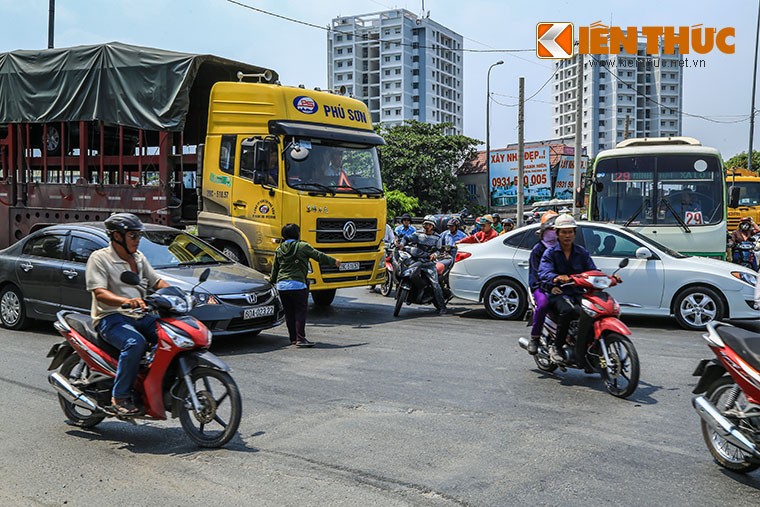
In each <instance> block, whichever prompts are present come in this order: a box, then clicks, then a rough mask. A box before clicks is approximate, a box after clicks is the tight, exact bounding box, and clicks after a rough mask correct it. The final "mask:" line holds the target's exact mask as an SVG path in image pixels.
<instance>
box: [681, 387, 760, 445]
mask: <svg viewBox="0 0 760 507" xmlns="http://www.w3.org/2000/svg"><path fill="white" fill-rule="evenodd" d="M691 404H692V405H694V409H695V410H696V411H697V414H699V417H701V418H702V420H703V421H705V422H706V423H707V425H708V426H709V427H710V429H712V430H714V431H715V432H716V433H717V434H718V435H720V436H721V437H723V438H725V439H726V440H727V441H728V442H729V443H731V444H733V445H735V446H736V447H738V448H739V449H741V450H742V451H744V452H748V453H750V454H751V455H752V456H754V457H755V458H760V451H759V450H758V448H757V446H756V445H755V443H754V442H753V441H752V440H751V439H749V438H747V436H746V435H744V433H742V432H741V431H740V430H739V428H737V427H736V425H735V424H733V423H732V422H731V421H729V420H728V419H726V418H725V417H723V415H722V414H721V413H720V412H719V411H718V409H717V408H715V406H714V405H713V404H712V403H710V402H709V401H708V400H707V398H705V397H704V396H695V397H694V398H692V400H691Z"/></svg>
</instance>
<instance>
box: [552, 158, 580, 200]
mask: <svg viewBox="0 0 760 507" xmlns="http://www.w3.org/2000/svg"><path fill="white" fill-rule="evenodd" d="M574 167H575V157H574V156H573V155H562V156H560V159H559V164H558V166H557V181H556V183H555V184H554V198H555V199H572V198H573V168H574ZM587 167H588V156H586V155H583V156H582V157H581V174H583V173H585V172H586V168H587Z"/></svg>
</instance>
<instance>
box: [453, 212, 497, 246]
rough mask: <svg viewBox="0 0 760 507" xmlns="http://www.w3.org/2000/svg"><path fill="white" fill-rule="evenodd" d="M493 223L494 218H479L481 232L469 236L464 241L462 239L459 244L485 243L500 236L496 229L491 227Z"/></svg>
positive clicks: (489, 216) (485, 216) (484, 216)
mask: <svg viewBox="0 0 760 507" xmlns="http://www.w3.org/2000/svg"><path fill="white" fill-rule="evenodd" d="M492 223H493V217H492V216H491V215H483V216H482V217H480V218H478V221H477V225H479V226H480V231H478V232H476V233H474V234H471V235H470V236H467V237H466V238H464V239H460V240H459V241H458V242H457V243H485V242H486V241H488V240H491V239H493V238H495V237H496V236H498V235H499V234H498V233H497V232H496V230H495V229H493V228H492V227H491V224H492Z"/></svg>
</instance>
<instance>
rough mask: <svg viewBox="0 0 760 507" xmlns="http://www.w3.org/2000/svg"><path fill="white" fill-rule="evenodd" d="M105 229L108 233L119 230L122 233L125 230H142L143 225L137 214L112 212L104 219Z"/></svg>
mask: <svg viewBox="0 0 760 507" xmlns="http://www.w3.org/2000/svg"><path fill="white" fill-rule="evenodd" d="M105 224H106V230H107V231H108V235H109V236H110V235H111V233H114V232H120V233H122V234H124V233H125V232H127V231H143V230H145V226H144V225H143V223H142V221H140V219H139V218H137V215H134V214H132V213H114V214H113V215H111V216H110V217H108V218H106V221H105Z"/></svg>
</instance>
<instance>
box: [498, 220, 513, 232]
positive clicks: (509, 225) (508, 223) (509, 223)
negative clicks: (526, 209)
mask: <svg viewBox="0 0 760 507" xmlns="http://www.w3.org/2000/svg"><path fill="white" fill-rule="evenodd" d="M514 228H515V221H514V220H512V219H511V218H507V219H506V220H504V221H503V222H502V231H501V233H502V234H506V233H508V232H509V231H512V230H514Z"/></svg>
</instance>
